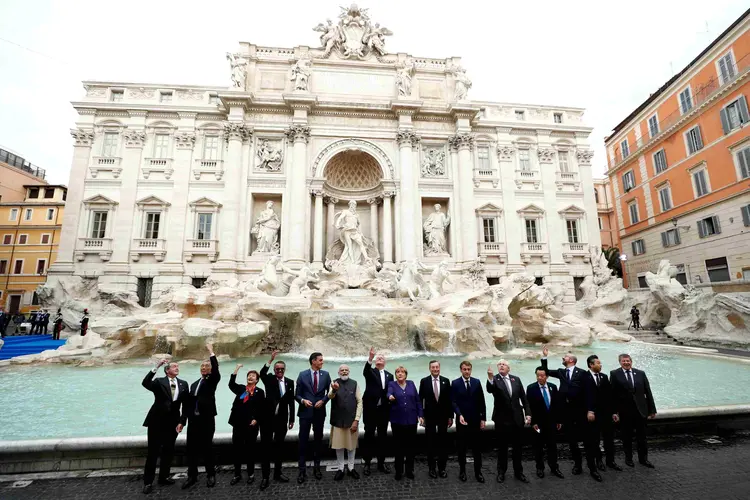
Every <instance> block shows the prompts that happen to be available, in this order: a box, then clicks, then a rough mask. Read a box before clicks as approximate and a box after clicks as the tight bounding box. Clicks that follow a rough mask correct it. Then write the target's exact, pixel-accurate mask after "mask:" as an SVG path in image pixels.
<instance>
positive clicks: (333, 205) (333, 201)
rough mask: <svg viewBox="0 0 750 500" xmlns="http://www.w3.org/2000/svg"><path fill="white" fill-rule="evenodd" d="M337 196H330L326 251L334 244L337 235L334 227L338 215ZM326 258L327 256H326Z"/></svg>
mask: <svg viewBox="0 0 750 500" xmlns="http://www.w3.org/2000/svg"><path fill="white" fill-rule="evenodd" d="M338 202H339V200H338V199H337V198H332V197H330V196H329V197H328V214H327V215H326V251H327V250H328V248H329V247H330V246H331V245H332V244H333V239H334V238H335V237H336V229H335V228H334V227H333V221H334V215H336V203H338ZM324 258H325V256H324Z"/></svg>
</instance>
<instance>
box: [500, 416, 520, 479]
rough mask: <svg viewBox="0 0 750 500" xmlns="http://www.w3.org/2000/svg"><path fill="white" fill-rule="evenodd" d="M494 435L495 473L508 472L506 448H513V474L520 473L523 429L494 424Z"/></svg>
mask: <svg viewBox="0 0 750 500" xmlns="http://www.w3.org/2000/svg"><path fill="white" fill-rule="evenodd" d="M495 434H496V436H497V472H498V473H499V474H505V472H506V471H507V470H508V448H509V447H513V451H512V455H513V473H514V474H520V473H522V472H523V463H522V462H521V447H522V446H523V445H522V442H521V438H522V437H523V427H517V426H516V425H513V424H502V423H501V424H497V423H495Z"/></svg>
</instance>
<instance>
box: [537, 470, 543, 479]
mask: <svg viewBox="0 0 750 500" xmlns="http://www.w3.org/2000/svg"><path fill="white" fill-rule="evenodd" d="M536 477H538V478H539V479H542V478H543V477H544V469H537V470H536Z"/></svg>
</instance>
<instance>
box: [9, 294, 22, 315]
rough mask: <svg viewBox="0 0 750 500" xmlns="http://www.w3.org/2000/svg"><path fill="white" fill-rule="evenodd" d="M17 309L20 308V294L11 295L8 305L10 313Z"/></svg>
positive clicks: (14, 312) (15, 311)
mask: <svg viewBox="0 0 750 500" xmlns="http://www.w3.org/2000/svg"><path fill="white" fill-rule="evenodd" d="M19 309H21V296H20V295H11V296H10V304H9V305H8V310H9V312H10V313H11V314H16V313H17V312H18V310H19Z"/></svg>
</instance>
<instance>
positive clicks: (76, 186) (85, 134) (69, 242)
mask: <svg viewBox="0 0 750 500" xmlns="http://www.w3.org/2000/svg"><path fill="white" fill-rule="evenodd" d="M70 135H71V136H73V139H74V140H75V144H74V148H73V164H72V165H71V168H70V180H69V181H68V195H67V202H66V203H65V214H64V215H63V221H62V231H61V232H60V233H61V234H60V245H59V246H58V250H57V260H56V261H55V263H54V264H52V266H51V267H50V269H49V274H73V270H74V266H73V254H74V252H75V248H76V243H77V241H76V240H77V238H78V230H79V227H78V226H79V223H80V218H81V202H82V201H83V193H84V188H85V185H86V170H87V169H88V166H89V161H90V160H91V146H92V144H93V142H94V131H93V130H88V129H86V130H84V129H72V130H71V131H70ZM19 217H21V216H20V215H19Z"/></svg>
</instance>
